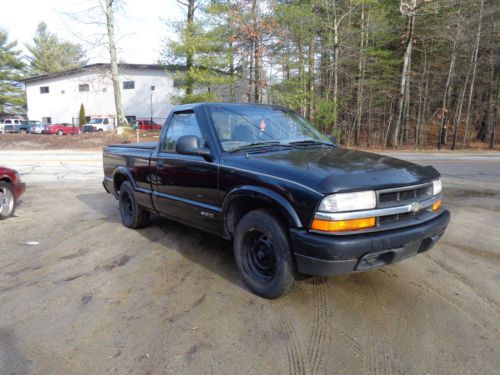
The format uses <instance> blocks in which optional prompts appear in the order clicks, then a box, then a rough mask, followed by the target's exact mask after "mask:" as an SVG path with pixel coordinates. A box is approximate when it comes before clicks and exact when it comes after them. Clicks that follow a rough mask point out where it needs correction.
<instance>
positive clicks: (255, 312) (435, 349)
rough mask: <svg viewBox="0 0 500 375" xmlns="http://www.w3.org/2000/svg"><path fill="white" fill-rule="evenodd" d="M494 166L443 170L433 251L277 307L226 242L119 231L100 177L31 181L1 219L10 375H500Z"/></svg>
mask: <svg viewBox="0 0 500 375" xmlns="http://www.w3.org/2000/svg"><path fill="white" fill-rule="evenodd" d="M464 163H466V162H463V163H456V164H453V163H451V162H450V167H449V168H455V169H453V170H456V171H458V172H457V173H462V170H463V164H464ZM485 163H486V162H485ZM490 164H491V165H488V168H490V169H485V171H491V172H484V171H481V170H480V169H478V168H480V167H477V168H476V167H474V168H472V169H474V170H476V173H477V176H478V177H477V178H476V179H471V178H469V179H463V180H459V179H453V178H447V177H446V178H445V194H446V204H447V205H448V207H449V208H450V210H451V211H452V221H451V224H450V227H449V228H448V231H447V233H446V234H445V236H444V237H443V239H442V240H441V241H440V242H439V244H438V245H437V246H436V247H435V248H434V249H433V250H431V251H430V252H429V253H425V254H422V255H420V256H417V257H414V258H412V259H409V260H407V261H404V262H402V263H399V264H396V265H392V266H388V267H385V268H382V269H379V270H374V271H369V272H365V273H358V274H352V275H347V276H341V277H331V278H318V277H314V278H309V279H306V280H303V281H300V282H298V283H297V285H296V287H295V289H294V290H293V291H292V292H291V293H290V294H289V295H287V296H285V297H284V298H281V299H278V300H274V301H268V300H265V299H261V298H259V297H257V296H255V295H253V294H252V293H250V292H249V291H248V290H247V289H246V288H245V286H244V285H243V284H242V282H241V279H240V277H239V275H238V273H237V272H236V270H235V266H234V261H233V256H232V252H231V251H232V248H231V244H230V243H228V242H225V241H223V240H221V239H218V238H216V237H213V236H211V235H208V234H205V233H203V232H200V231H196V230H193V229H190V228H188V227H185V226H182V225H179V224H176V223H173V222H171V221H168V220H164V219H161V218H158V217H154V218H153V220H152V224H151V226H150V227H148V228H145V229H142V230H137V231H134V230H130V229H127V228H125V227H124V226H122V225H121V223H120V216H119V212H118V208H117V207H118V205H117V202H116V201H115V200H114V198H112V197H111V196H110V195H108V194H106V193H105V192H104V191H103V189H102V187H101V185H100V178H96V177H89V178H88V179H87V180H82V181H78V182H75V181H73V182H71V181H66V182H65V181H64V180H62V181H47V182H43V181H40V182H36V181H34V182H30V184H29V186H28V190H27V191H26V194H25V195H24V197H23V198H22V202H21V204H20V206H19V208H18V211H17V214H16V216H15V217H14V218H11V219H9V220H6V221H3V222H0V239H1V241H0V374H107V373H110V374H170V373H176V374H177V373H182V374H193V373H217V374H366V373H375V374H498V369H500V349H499V348H500V288H499V287H498V285H499V283H500V273H499V270H500V248H499V245H498V244H499V243H500V231H499V227H498V223H499V222H500V184H499V183H498V182H499V181H500V178H499V175H500V169H496V166H500V163H499V164H492V163H490ZM95 168H98V166H97V164H96V167H95ZM450 171H451V169H450ZM450 173H451V172H450ZM495 173H496V174H495ZM486 175H488V176H487V177H488V179H485V180H484V181H486V182H483V180H482V176H483V177H484V176H486ZM489 176H493V177H492V178H491V179H490V177H489ZM485 178H486V177H485Z"/></svg>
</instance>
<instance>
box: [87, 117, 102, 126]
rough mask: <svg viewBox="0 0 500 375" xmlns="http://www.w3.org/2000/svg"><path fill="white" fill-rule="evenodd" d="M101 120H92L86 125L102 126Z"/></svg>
mask: <svg viewBox="0 0 500 375" xmlns="http://www.w3.org/2000/svg"><path fill="white" fill-rule="evenodd" d="M102 121H103V119H102V118H93V119H92V120H90V121H89V122H88V123H87V124H89V125H93V124H102Z"/></svg>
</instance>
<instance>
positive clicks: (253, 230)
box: [234, 210, 296, 299]
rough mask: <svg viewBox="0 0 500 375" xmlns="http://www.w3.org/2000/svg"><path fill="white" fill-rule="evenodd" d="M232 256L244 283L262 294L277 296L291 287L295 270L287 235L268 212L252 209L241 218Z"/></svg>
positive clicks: (278, 222) (270, 296)
mask: <svg viewBox="0 0 500 375" xmlns="http://www.w3.org/2000/svg"><path fill="white" fill-rule="evenodd" d="M234 257H235V261H236V265H237V267H238V270H239V271H240V273H241V275H242V278H243V280H244V281H245V283H246V284H247V285H248V287H249V288H250V289H251V290H252V291H253V292H254V293H255V294H257V295H259V296H261V297H264V298H270V299H272V298H277V297H280V296H282V295H284V294H286V293H287V292H288V291H289V290H290V289H291V287H292V286H293V283H294V281H295V274H296V271H295V262H294V259H293V256H292V253H291V251H290V245H289V241H288V236H287V234H286V230H285V228H284V227H283V225H282V223H281V222H280V221H279V220H278V219H277V218H276V217H275V216H274V215H272V214H271V213H270V212H269V211H266V210H256V211H252V212H250V213H248V214H246V215H245V216H244V217H243V218H242V219H241V220H240V222H239V224H238V226H237V227H236V231H235V235H234Z"/></svg>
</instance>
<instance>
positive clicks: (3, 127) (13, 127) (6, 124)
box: [0, 118, 22, 133]
mask: <svg viewBox="0 0 500 375" xmlns="http://www.w3.org/2000/svg"><path fill="white" fill-rule="evenodd" d="M21 121H22V120H19V119H14V118H6V119H3V120H0V133H19V129H20V127H21Z"/></svg>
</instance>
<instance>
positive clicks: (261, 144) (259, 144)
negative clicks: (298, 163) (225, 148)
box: [230, 141, 287, 152]
mask: <svg viewBox="0 0 500 375" xmlns="http://www.w3.org/2000/svg"><path fill="white" fill-rule="evenodd" d="M278 145H279V146H287V145H286V144H282V143H280V142H278V141H269V142H252V143H249V144H247V145H244V146H241V147H237V148H233V149H232V150H231V151H230V152H236V151H242V150H248V149H252V148H258V147H266V146H278Z"/></svg>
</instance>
